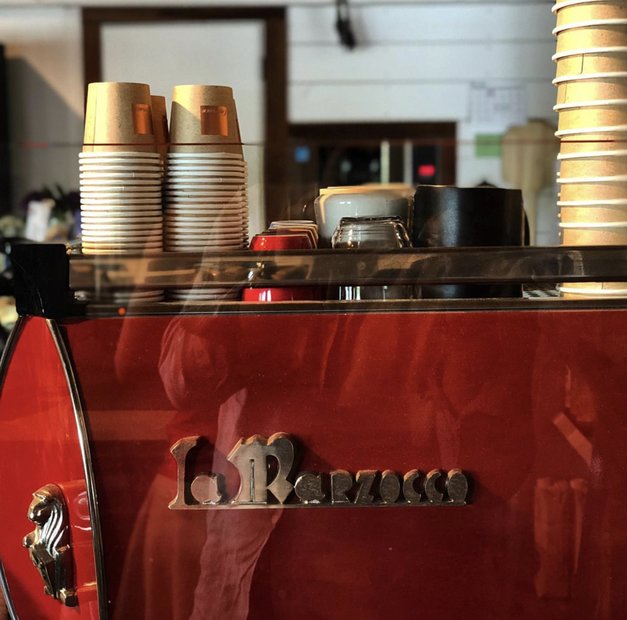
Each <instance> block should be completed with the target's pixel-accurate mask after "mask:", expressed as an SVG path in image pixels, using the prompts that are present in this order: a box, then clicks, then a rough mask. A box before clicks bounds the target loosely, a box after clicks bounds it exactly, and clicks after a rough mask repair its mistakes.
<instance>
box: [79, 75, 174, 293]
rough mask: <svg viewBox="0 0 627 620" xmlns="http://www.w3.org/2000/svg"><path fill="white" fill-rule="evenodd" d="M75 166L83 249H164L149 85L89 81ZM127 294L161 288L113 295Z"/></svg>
mask: <svg viewBox="0 0 627 620" xmlns="http://www.w3.org/2000/svg"><path fill="white" fill-rule="evenodd" d="M79 170H80V175H79V176H80V193H81V227H82V251H83V253H84V254H130V253H138V252H140V253H148V252H160V251H162V249H163V213H162V204H161V180H162V179H161V177H162V166H161V160H160V157H159V154H158V153H157V152H156V145H155V135H154V132H153V124H152V108H151V99H150V90H149V88H148V86H147V85H145V84H131V83H116V82H102V83H94V84H90V85H89V88H88V92H87V113H86V118H85V145H84V147H83V152H82V153H80V154H79ZM131 298H133V299H141V300H142V301H156V300H158V299H162V298H163V292H162V291H143V292H133V293H132V294H131V293H118V294H116V295H115V301H117V302H124V301H128V300H130V299H131Z"/></svg>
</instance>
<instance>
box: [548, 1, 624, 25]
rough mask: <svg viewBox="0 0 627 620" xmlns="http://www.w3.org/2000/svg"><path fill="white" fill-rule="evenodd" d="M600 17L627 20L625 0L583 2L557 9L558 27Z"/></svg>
mask: <svg viewBox="0 0 627 620" xmlns="http://www.w3.org/2000/svg"><path fill="white" fill-rule="evenodd" d="M599 19H625V20H627V5H626V4H625V2H624V0H619V1H614V2H611V1H610V2H582V3H577V4H571V5H569V6H564V7H562V8H559V5H558V10H557V27H558V28H559V27H560V26H564V25H566V24H575V23H579V22H586V21H590V20H599Z"/></svg>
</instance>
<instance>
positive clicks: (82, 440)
mask: <svg viewBox="0 0 627 620" xmlns="http://www.w3.org/2000/svg"><path fill="white" fill-rule="evenodd" d="M46 324H47V325H48V329H49V331H50V335H51V336H52V339H53V340H54V343H55V345H56V347H57V352H58V353H59V358H60V359H61V362H62V364H63V371H64V373H65V378H66V380H67V384H68V388H69V390H70V396H71V398H72V407H73V409H74V417H75V420H76V429H77V431H78V441H79V445H80V448H81V455H82V458H83V468H84V470H85V483H86V487H87V499H88V501H89V512H90V514H91V527H92V537H93V541H94V560H95V564H96V591H97V594H98V611H99V616H100V618H99V620H106V619H107V618H108V609H107V588H106V577H105V568H104V550H103V546H102V528H101V524H100V513H99V512H98V495H97V492H96V481H95V478H94V472H93V466H92V459H91V452H90V449H89V435H88V433H87V424H86V422H85V415H84V413H83V405H82V401H81V396H80V392H79V390H78V383H77V381H76V376H75V374H74V368H73V367H72V361H71V359H70V356H69V353H68V351H67V347H66V346H65V340H64V339H63V334H62V332H61V330H60V328H59V326H58V324H57V323H56V322H55V321H53V320H51V319H46Z"/></svg>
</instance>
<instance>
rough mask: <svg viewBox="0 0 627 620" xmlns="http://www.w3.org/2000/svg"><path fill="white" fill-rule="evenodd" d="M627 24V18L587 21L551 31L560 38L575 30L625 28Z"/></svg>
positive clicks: (563, 25)
mask: <svg viewBox="0 0 627 620" xmlns="http://www.w3.org/2000/svg"><path fill="white" fill-rule="evenodd" d="M625 24H627V17H609V18H602V19H585V20H583V21H580V22H569V23H568V24H561V25H560V26H555V28H553V30H552V31H551V32H552V34H553V35H554V36H558V35H559V34H561V33H562V32H565V31H567V30H575V29H576V28H594V27H596V26H623V25H625Z"/></svg>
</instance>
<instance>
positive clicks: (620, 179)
mask: <svg viewBox="0 0 627 620" xmlns="http://www.w3.org/2000/svg"><path fill="white" fill-rule="evenodd" d="M557 182H558V183H559V184H561V185H579V184H588V183H591V184H595V183H626V182H627V174H615V175H612V176H609V177H559V178H558V179H557Z"/></svg>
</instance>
